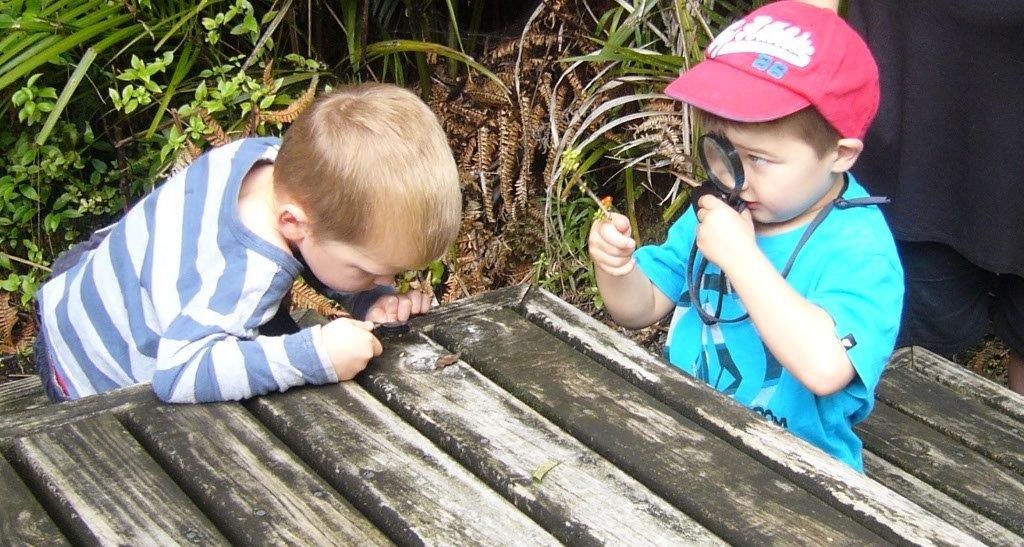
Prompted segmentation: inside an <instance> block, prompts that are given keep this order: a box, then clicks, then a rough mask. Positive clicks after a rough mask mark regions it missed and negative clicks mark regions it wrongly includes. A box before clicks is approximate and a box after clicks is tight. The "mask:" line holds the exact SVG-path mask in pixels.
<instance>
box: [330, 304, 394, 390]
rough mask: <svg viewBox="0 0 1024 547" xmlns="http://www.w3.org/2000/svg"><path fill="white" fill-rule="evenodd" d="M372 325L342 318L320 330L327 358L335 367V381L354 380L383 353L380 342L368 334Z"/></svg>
mask: <svg viewBox="0 0 1024 547" xmlns="http://www.w3.org/2000/svg"><path fill="white" fill-rule="evenodd" d="M371 329H373V323H371V322H370V321H354V320H352V319H348V318H345V317H341V318H338V319H335V320H334V321H331V322H330V323H327V324H326V325H324V326H323V327H322V328H321V333H322V334H323V339H324V346H325V347H326V348H327V355H328V357H330V359H331V364H332V365H334V372H335V373H337V374H338V380H339V381H342V382H344V381H345V380H351V379H352V378H355V376H356V374H359V372H361V371H362V370H363V369H364V368H366V364H367V363H369V362H370V359H372V358H374V357H376V356H378V355H380V354H381V352H382V351H384V348H383V347H381V345H380V340H377V337H375V336H374V335H373V333H371V332H370V330H371Z"/></svg>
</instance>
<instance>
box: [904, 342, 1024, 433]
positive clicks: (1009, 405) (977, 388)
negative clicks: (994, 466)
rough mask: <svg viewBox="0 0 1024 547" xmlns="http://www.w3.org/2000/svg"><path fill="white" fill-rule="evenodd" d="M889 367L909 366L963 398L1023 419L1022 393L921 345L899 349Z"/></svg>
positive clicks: (1023, 402)
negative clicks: (1011, 389) (975, 372)
mask: <svg viewBox="0 0 1024 547" xmlns="http://www.w3.org/2000/svg"><path fill="white" fill-rule="evenodd" d="M889 366H890V368H898V367H900V366H908V367H911V368H913V369H914V370H916V371H918V372H920V373H921V374H924V375H925V376H928V377H929V378H934V379H936V380H938V381H939V382H941V383H943V384H945V385H947V386H949V387H950V388H952V389H953V390H954V391H956V392H957V393H960V394H961V395H963V396H964V399H970V400H974V401H984V402H985V404H987V405H989V406H991V407H992V408H995V409H996V410H998V411H1000V412H1002V413H1004V414H1006V415H1007V416H1012V417H1014V418H1016V419H1017V420H1018V421H1020V422H1024V395H1021V394H1019V393H1014V392H1013V391H1010V390H1009V389H1006V388H1005V387H1003V386H1001V385H999V384H997V383H995V382H993V381H991V380H989V379H987V378H985V377H982V376H979V375H977V374H974V373H973V372H971V371H969V370H966V369H964V368H963V367H961V366H960V365H958V364H956V363H953V362H952V361H949V360H948V359H944V358H943V357H942V356H940V355H937V354H935V353H932V352H930V351H928V350H926V349H924V348H921V347H916V346H915V347H909V348H903V349H900V350H898V351H897V352H896V353H895V354H894V355H893V359H892V362H891V363H890V365H889Z"/></svg>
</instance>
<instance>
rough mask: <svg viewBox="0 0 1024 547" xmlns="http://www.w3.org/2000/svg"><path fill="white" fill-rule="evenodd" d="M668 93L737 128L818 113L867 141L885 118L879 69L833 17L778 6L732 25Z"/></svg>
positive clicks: (797, 5)
mask: <svg viewBox="0 0 1024 547" xmlns="http://www.w3.org/2000/svg"><path fill="white" fill-rule="evenodd" d="M665 93H666V94H667V95H669V96H670V97H672V98H675V99H679V100H680V101H683V102H685V103H688V104H691V105H693V106H695V107H697V108H700V109H701V110H704V111H707V112H710V113H712V114H714V115H716V116H720V117H722V118H727V119H730V120H735V121H738V122H763V121H769V120H776V119H779V118H781V117H783V116H787V115H789V114H792V113H794V112H796V111H797V110H800V109H802V108H806V107H808V106H814V107H815V108H817V109H818V112H820V113H821V115H822V116H823V117H824V118H825V119H826V120H827V121H828V122H829V123H830V124H832V126H833V127H835V128H836V130H837V131H839V134H840V135H841V136H843V137H854V138H858V139H862V138H864V134H865V133H866V132H867V129H868V125H870V124H871V120H872V119H874V117H875V114H876V113H877V112H878V101H879V87H878V65H877V64H876V63H875V59H874V57H873V56H872V55H871V50H869V49H868V46H867V44H865V43H864V40H863V39H862V38H861V37H860V35H858V34H857V32H856V31H854V30H853V29H852V28H851V27H850V26H849V25H847V24H846V21H844V20H843V19H842V18H841V17H839V15H837V14H836V13H835V12H833V11H832V10H828V9H824V8H818V7H815V6H812V5H810V4H806V3H804V2H797V1H782V2H774V3H772V4H768V5H766V6H763V7H761V8H760V9H757V10H755V11H753V12H751V13H750V14H749V15H747V16H746V17H744V18H743V19H740V20H739V21H736V22H735V23H733V24H732V25H729V27H728V28H726V29H725V30H724V31H722V32H721V33H720V34H719V35H718V36H717V37H716V38H715V39H714V40H713V41H712V42H711V45H709V46H708V49H707V51H706V52H705V59H704V60H703V61H701V62H700V63H699V64H697V65H696V66H694V67H693V68H691V69H690V70H687V71H686V72H684V73H683V74H682V75H680V76H679V77H678V78H677V79H676V80H675V81H673V82H672V83H670V84H669V85H668V87H667V88H666V89H665Z"/></svg>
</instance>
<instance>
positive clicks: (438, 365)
mask: <svg viewBox="0 0 1024 547" xmlns="http://www.w3.org/2000/svg"><path fill="white" fill-rule="evenodd" d="M461 356H462V354H461V353H449V354H448V355H442V356H440V357H438V358H437V361H435V362H434V370H441V369H443V368H445V367H448V366H451V365H454V364H455V363H458V362H459V357H461Z"/></svg>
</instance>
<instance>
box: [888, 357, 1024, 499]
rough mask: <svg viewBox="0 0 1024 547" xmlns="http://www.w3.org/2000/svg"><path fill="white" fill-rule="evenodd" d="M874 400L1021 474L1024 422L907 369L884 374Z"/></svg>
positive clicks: (1022, 471) (1023, 455)
mask: <svg viewBox="0 0 1024 547" xmlns="http://www.w3.org/2000/svg"><path fill="white" fill-rule="evenodd" d="M878 399H879V400H882V401H885V402H886V403H887V404H888V405H889V406H891V407H893V408H895V409H897V410H899V411H900V412H902V413H904V414H909V415H911V416H913V417H915V418H917V419H918V420H921V421H922V422H924V423H926V424H928V425H930V426H932V427H933V428H935V429H937V430H939V431H941V432H942V433H943V434H945V435H947V436H948V437H951V438H952V439H955V440H957V441H960V442H961V443H963V444H965V445H967V446H968V447H970V448H972V449H974V450H975V451H977V452H979V453H981V454H984V455H985V456H988V457H989V458H992V459H993V460H995V461H997V462H999V463H1001V464H1003V465H1005V466H1007V467H1009V468H1010V469H1012V470H1014V471H1016V472H1017V473H1020V474H1024V422H1021V421H1019V420H1015V419H1014V418H1013V417H1011V416H1007V415H1006V414H1005V413H1003V412H1001V411H998V410H995V409H993V408H991V407H989V406H988V405H986V404H984V403H983V402H981V401H977V400H974V399H969V398H965V397H964V396H963V395H961V394H959V393H957V392H955V391H953V390H952V389H950V388H949V387H946V386H944V385H942V384H940V383H939V382H936V381H935V380H933V379H932V378H929V377H928V376H925V375H924V374H921V373H920V372H918V371H917V370H916V369H914V368H911V367H898V368H894V369H892V370H889V371H887V372H886V374H885V375H884V376H883V377H882V383H881V385H880V386H879V389H878ZM1022 480H1024V479H1022Z"/></svg>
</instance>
